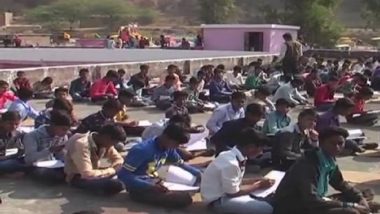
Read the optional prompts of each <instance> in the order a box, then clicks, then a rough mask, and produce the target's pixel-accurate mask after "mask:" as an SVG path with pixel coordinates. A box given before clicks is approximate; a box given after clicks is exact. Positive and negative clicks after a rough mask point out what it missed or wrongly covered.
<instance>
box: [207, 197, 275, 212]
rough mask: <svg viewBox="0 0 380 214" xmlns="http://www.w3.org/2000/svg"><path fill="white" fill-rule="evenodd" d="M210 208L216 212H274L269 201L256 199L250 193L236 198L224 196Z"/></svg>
mask: <svg viewBox="0 0 380 214" xmlns="http://www.w3.org/2000/svg"><path fill="white" fill-rule="evenodd" d="M210 208H211V209H212V210H213V211H215V212H216V213H242V214H244V213H247V214H251V213H255V214H271V213H272V212H273V208H272V206H271V205H270V204H269V203H268V202H266V201H261V200H258V199H254V198H252V197H251V196H249V195H245V196H240V197H235V198H230V197H223V198H221V199H219V200H218V201H216V202H214V203H213V204H212V205H211V207H210Z"/></svg>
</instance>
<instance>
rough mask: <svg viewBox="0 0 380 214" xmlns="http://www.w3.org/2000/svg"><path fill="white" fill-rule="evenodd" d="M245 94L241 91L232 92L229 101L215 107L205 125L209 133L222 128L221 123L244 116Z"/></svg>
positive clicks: (212, 133)
mask: <svg viewBox="0 0 380 214" xmlns="http://www.w3.org/2000/svg"><path fill="white" fill-rule="evenodd" d="M245 102H246V96H245V94H244V93H242V92H234V93H233V94H232V98H231V102H230V103H229V104H225V105H222V106H219V107H218V108H217V109H215V111H214V113H213V114H212V115H211V117H210V119H209V120H208V121H207V124H206V127H207V128H208V130H209V131H210V134H211V135H214V134H215V133H217V132H218V131H219V129H221V128H222V126H223V123H224V122H226V121H230V120H236V119H239V118H243V117H244V105H245Z"/></svg>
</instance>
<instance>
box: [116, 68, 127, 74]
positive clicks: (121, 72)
mask: <svg viewBox="0 0 380 214" xmlns="http://www.w3.org/2000/svg"><path fill="white" fill-rule="evenodd" d="M117 73H118V74H123V75H124V74H126V73H127V72H126V71H125V70H124V69H123V68H120V69H119V70H117Z"/></svg>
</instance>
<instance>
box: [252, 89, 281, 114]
mask: <svg viewBox="0 0 380 214" xmlns="http://www.w3.org/2000/svg"><path fill="white" fill-rule="evenodd" d="M270 95H271V93H270V89H269V88H268V87H266V86H261V87H260V88H258V89H257V90H256V91H255V92H254V95H253V97H252V98H251V99H249V101H248V103H258V104H261V105H262V106H265V111H266V112H267V113H268V112H271V111H274V110H276V108H275V106H274V104H273V102H272V101H271V100H269V98H268V97H269V96H270Z"/></svg>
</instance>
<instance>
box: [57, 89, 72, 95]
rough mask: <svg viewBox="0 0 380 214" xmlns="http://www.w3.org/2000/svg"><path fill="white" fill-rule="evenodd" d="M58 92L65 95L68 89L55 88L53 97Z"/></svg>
mask: <svg viewBox="0 0 380 214" xmlns="http://www.w3.org/2000/svg"><path fill="white" fill-rule="evenodd" d="M59 92H65V93H67V94H68V93H69V89H67V88H65V87H59V88H56V89H55V90H54V95H56V94H58V93H59Z"/></svg>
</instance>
